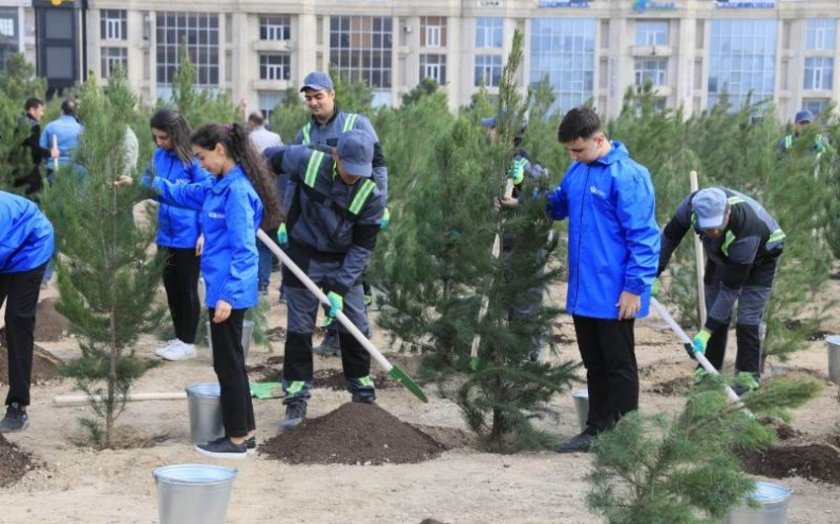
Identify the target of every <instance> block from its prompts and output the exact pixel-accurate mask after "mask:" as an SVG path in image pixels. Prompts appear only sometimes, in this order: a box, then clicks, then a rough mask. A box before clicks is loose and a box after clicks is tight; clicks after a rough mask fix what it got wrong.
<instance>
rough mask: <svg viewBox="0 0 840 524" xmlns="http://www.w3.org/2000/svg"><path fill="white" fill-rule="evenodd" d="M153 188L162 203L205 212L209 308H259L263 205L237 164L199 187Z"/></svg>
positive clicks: (161, 182)
mask: <svg viewBox="0 0 840 524" xmlns="http://www.w3.org/2000/svg"><path fill="white" fill-rule="evenodd" d="M144 183H148V178H145V179H144ZM152 186H153V187H154V189H155V190H156V191H157V192H158V193H160V196H159V198H160V200H161V202H166V203H169V204H172V205H175V206H180V207H185V208H190V209H196V210H200V212H199V215H200V222H201V231H202V233H204V253H203V254H202V255H201V274H202V275H203V276H204V282H205V284H206V285H207V295H206V297H205V304H206V305H207V307H216V302H218V301H219V299H221V300H224V301H226V302H228V303H229V304H230V305H231V307H232V308H233V309H243V308H249V307H254V306H256V305H257V263H258V260H259V255H258V254H257V244H256V234H257V228H258V227H259V225H260V221H261V220H262V214H263V205H262V202H261V201H260V198H259V196H257V192H256V191H254V187H253V186H252V185H251V181H250V180H248V177H247V176H245V173H244V172H243V171H242V168H241V167H240V166H239V165H238V164H237V165H236V167H234V168H233V169H231V170H230V171H228V172H227V173H226V174H225V175H224V176H222V177H211V179H210V180H208V181H205V182H202V183H197V184H174V183H172V182H170V181H168V180H166V179H164V178H163V177H155V178H154V179H153V181H152Z"/></svg>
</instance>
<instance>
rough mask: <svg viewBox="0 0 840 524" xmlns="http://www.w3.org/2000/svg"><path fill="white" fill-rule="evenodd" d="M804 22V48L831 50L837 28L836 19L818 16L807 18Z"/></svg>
mask: <svg viewBox="0 0 840 524" xmlns="http://www.w3.org/2000/svg"><path fill="white" fill-rule="evenodd" d="M806 23H807V26H806V34H805V49H808V50H809V51H814V50H831V51H833V50H834V41H835V32H836V30H837V20H835V19H833V18H829V19H823V18H819V19H812V20H807V21H806Z"/></svg>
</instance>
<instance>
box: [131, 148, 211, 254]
mask: <svg viewBox="0 0 840 524" xmlns="http://www.w3.org/2000/svg"><path fill="white" fill-rule="evenodd" d="M152 169H154V175H155V176H156V177H160V178H163V179H165V180H166V181H168V182H171V183H173V184H178V185H183V184H196V183H201V182H204V181H205V180H207V179H208V178H209V177H210V174H209V173H208V172H207V171H205V170H204V169H203V168H201V167H200V166H199V165H198V160H195V159H193V161H192V164H190V165H188V166H185V165H184V162H183V161H182V160H181V159H180V158H179V157H178V155H177V154H175V152H174V151H167V150H165V149H161V148H157V149H155V155H154V157H152V163H151V165H149V166H148V167H147V168H146V175H147V176H148V175H150V174H152ZM200 233H201V231H200V229H199V227H198V212H197V211H194V210H192V209H184V208H182V207H176V206H171V205H169V204H164V203H161V205H160V208H159V209H158V222H157V244H158V245H159V246H164V247H177V248H191V247H195V243H196V241H197V240H198V235H199V234H200Z"/></svg>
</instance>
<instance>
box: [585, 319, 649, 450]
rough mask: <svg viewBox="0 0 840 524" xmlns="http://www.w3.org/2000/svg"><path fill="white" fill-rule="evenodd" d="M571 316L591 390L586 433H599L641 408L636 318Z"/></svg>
mask: <svg viewBox="0 0 840 524" xmlns="http://www.w3.org/2000/svg"><path fill="white" fill-rule="evenodd" d="M572 318H573V319H574V323H575V334H576V335H577V342H578V348H579V349H580V356H581V358H582V359H583V365H584V366H585V367H586V382H587V388H588V390H589V417H588V419H587V420H586V433H589V434H590V435H597V434H598V433H600V432H601V431H604V430H606V429H609V428H610V427H611V426H612V425H613V424H615V423H616V422H618V419H619V418H621V417H622V416H623V415H624V414H626V413H628V412H630V411H635V410H636V409H638V408H639V369H638V367H637V365H636V352H635V338H634V335H633V324H634V321H633V319H630V320H611V319H603V318H590V317H581V316H573V317H572Z"/></svg>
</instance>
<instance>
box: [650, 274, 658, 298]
mask: <svg viewBox="0 0 840 524" xmlns="http://www.w3.org/2000/svg"><path fill="white" fill-rule="evenodd" d="M650 296H652V297H653V298H656V299H658V298H659V279H658V278H657V279H655V280H654V281H653V285H652V286H651V287H650Z"/></svg>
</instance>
